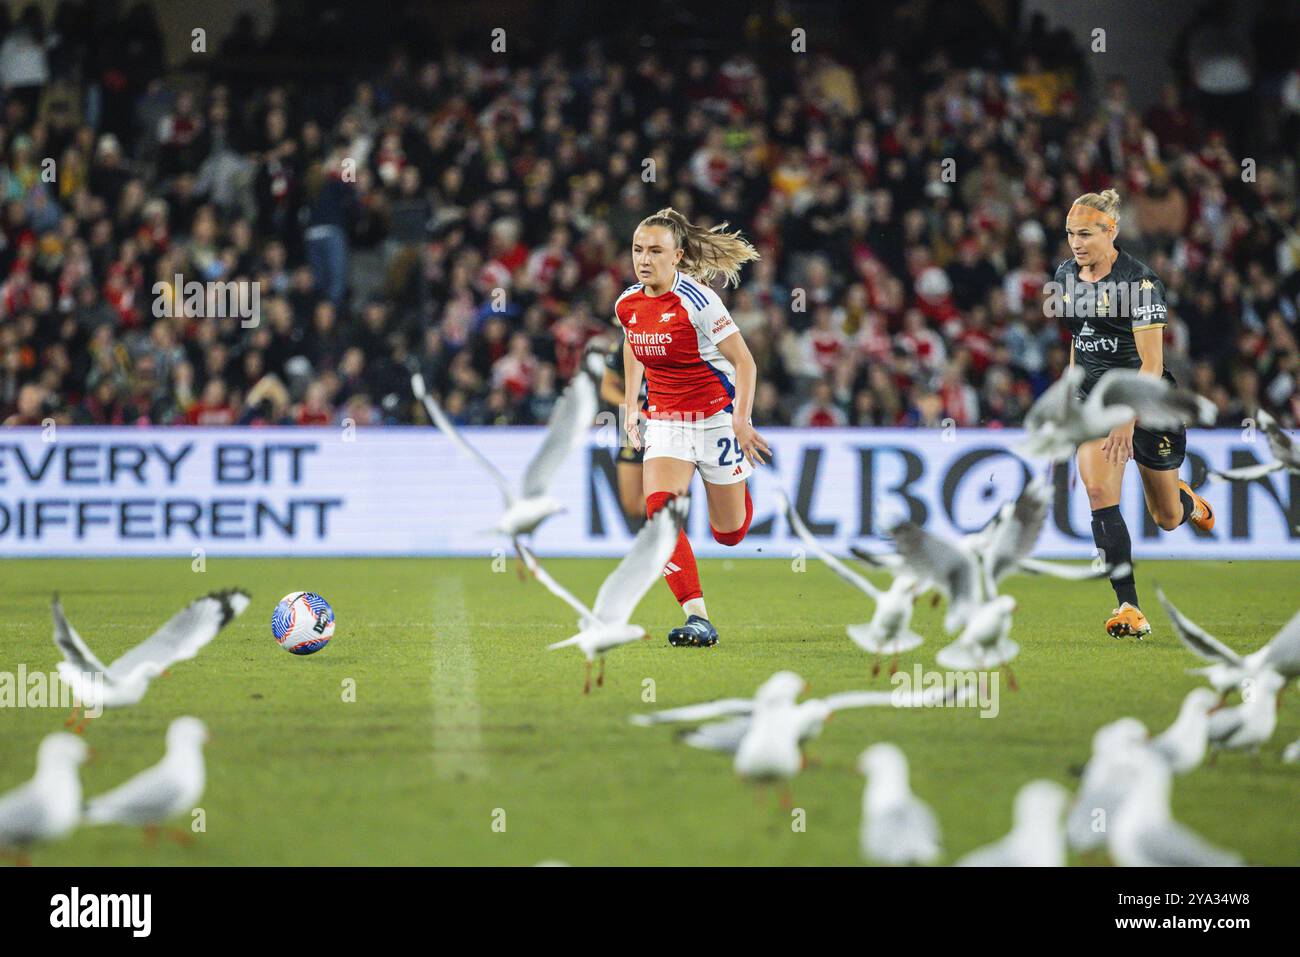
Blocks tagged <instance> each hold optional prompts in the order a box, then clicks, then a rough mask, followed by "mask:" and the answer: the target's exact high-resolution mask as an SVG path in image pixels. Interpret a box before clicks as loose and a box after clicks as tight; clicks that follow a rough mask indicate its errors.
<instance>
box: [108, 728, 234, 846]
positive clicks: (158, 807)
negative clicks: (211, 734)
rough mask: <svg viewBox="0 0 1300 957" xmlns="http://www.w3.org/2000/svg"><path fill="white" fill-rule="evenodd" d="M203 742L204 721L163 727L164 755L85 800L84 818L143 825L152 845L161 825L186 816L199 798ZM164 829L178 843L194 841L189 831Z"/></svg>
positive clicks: (200, 792) (202, 773)
mask: <svg viewBox="0 0 1300 957" xmlns="http://www.w3.org/2000/svg"><path fill="white" fill-rule="evenodd" d="M207 741H208V729H207V726H206V725H205V724H204V723H203V722H202V721H200V720H199V719H198V718H190V717H184V718H177V719H176V720H174V721H173V722H172V723H171V724H170V725H169V726H168V727H167V751H166V753H165V754H164V755H163V759H162V760H161V761H159V762H158V763H157V764H155V765H154V766H153V767H151V768H146V769H145V770H143V771H141V772H140V773H139V774H137V775H135V776H134V777H131V778H128V779H127V780H126V781H125V782H123V783H122V784H120V785H118V786H117V787H115V788H114V789H113V790H111V791H108V792H105V793H104V794H101V795H99V796H98V797H95V798H91V799H90V800H89V801H88V802H87V803H86V812H85V822H86V823H87V824H130V825H134V826H136V827H143V828H144V832H145V838H146V839H147V840H148V841H149V842H150V843H152V842H153V841H154V840H155V839H156V837H157V834H158V831H159V828H160V826H162V825H164V824H165V822H167V821H169V820H171V819H172V818H175V817H179V816H180V815H182V814H189V813H190V812H191V811H193V810H194V806H195V805H196V804H198V803H199V799H200V798H202V797H203V788H204V785H205V782H206V773H205V767H204V763H203V745H205V744H206V743H207ZM162 830H163V831H164V832H165V833H166V834H167V835H168V836H169V837H171V838H172V839H173V840H174V841H176V843H177V844H182V845H188V844H191V843H193V840H194V839H193V838H192V837H190V834H189V832H188V831H184V830H181V829H180V828H174V827H162Z"/></svg>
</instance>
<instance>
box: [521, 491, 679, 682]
mask: <svg viewBox="0 0 1300 957" xmlns="http://www.w3.org/2000/svg"><path fill="white" fill-rule="evenodd" d="M689 506H690V497H689V496H687V495H679V496H677V497H676V498H675V499H673V500H672V501H670V502H669V503H668V505H666V506H665V507H664V508H663V509H661V510H660V511H659V512H657V513H656V514H655V516H654V518H652V519H650V520H649V521H648V522H646V523H645V525H643V526H642V527H641V531H639V532H637V535H636V538H635V539H634V540H633V542H632V547H631V549H630V550H629V551H628V553H627V555H626V556H624V558H623V560H622V561H621V562H619V564H618V567H617V568H615V569H614V571H612V572H611V573H610V575H609V577H608V578H606V579H605V582H604V584H602V585H601V586H600V591H599V592H597V593H596V602H595V604H594V605H593V606H592V607H591V608H588V607H587V606H586V605H584V604H583V603H582V602H580V601H578V599H576V598H574V597H573V594H572V593H571V592H570V591H568V590H567V589H566V588H564V586H562V585H561V584H560V583H559V582H557V581H556V580H555V579H554V578H552V577H551V576H550V574H549V573H548V572H547V571H546V569H544V568H543V567H542V566H541V563H540V562H538V561H537V558H536V556H534V555H533V553H532V551H531V550H530V549H528V548H527V546H524V545H523V544H522V543H520V544H519V554H520V555H521V556H522V558H523V560H524V564H525V565H527V567H528V569H529V571H531V572H532V573H533V576H534V577H535V578H536V579H537V580H538V581H539V582H541V583H542V584H543V585H545V586H546V588H547V589H548V590H549V591H550V592H551V594H553V595H555V596H556V597H557V598H559V599H560V600H561V601H563V602H565V603H566V604H568V605H569V607H571V608H572V609H573V610H574V611H576V612H577V613H578V629H579V631H578V633H577V634H576V635H574V636H573V637H571V638H566V639H565V640H563V641H557V642H555V643H554V644H552V645H548V646H547V647H548V648H549V649H555V648H567V647H569V646H571V645H572V646H574V647H576V648H577V649H578V650H579V651H581V652H582V654H583V656H584V657H585V658H586V659H587V674H586V681H585V683H584V684H583V686H582V693H583V694H588V693H590V691H591V663H592V661H593V660H594V659H595V658H597V657H599V658H600V674H599V675H597V677H596V685H597V687H599V686H601V685H603V684H604V683H605V653H606V652H607V651H609V650H610V649H611V648H617V647H618V646H619V645H626V644H630V643H632V642H634V641H640V640H642V639H644V638H648V637H649V635H647V634H646V630H645V629H644V628H642V627H641V626H640V625H631V624H628V621H629V619H630V618H631V617H632V612H633V611H635V610H636V606H637V605H638V604H640V603H641V599H642V598H644V597H645V593H646V592H648V591H649V590H650V587H651V586H652V585H654V583H655V582H657V581H658V580H659V578H660V577H661V576H662V575H663V569H664V565H666V564H667V563H668V559H669V558H671V557H672V554H673V548H675V547H676V543H677V533H678V532H679V531H680V530H681V527H682V523H683V522H685V521H686V510H687V508H689Z"/></svg>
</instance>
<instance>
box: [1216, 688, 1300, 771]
mask: <svg viewBox="0 0 1300 957" xmlns="http://www.w3.org/2000/svg"><path fill="white" fill-rule="evenodd" d="M1286 682H1287V679H1286V678H1284V677H1282V675H1280V674H1278V673H1277V672H1276V671H1274V670H1273V669H1272V668H1268V667H1265V668H1264V669H1263V670H1262V671H1260V672H1259V673H1258V674H1255V675H1252V676H1251V677H1249V678H1245V679H1243V680H1242V682H1241V704H1239V705H1236V706H1234V707H1231V708H1225V707H1222V706H1220V707H1217V708H1215V709H1214V710H1213V711H1212V712H1211V714H1210V722H1209V728H1208V731H1207V734H1208V737H1209V743H1210V747H1211V749H1212V750H1213V751H1214V752H1215V753H1216V754H1217V752H1219V751H1244V750H1246V749H1250V751H1251V752H1252V753H1253V754H1255V756H1256V757H1258V756H1259V747H1260V745H1262V744H1264V743H1265V742H1266V741H1268V739H1269V738H1271V737H1273V732H1274V731H1276V730H1277V697H1278V693H1279V692H1281V690H1282V688H1283V687H1284V686H1285V685H1286Z"/></svg>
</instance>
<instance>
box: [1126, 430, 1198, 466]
mask: <svg viewBox="0 0 1300 957" xmlns="http://www.w3.org/2000/svg"><path fill="white" fill-rule="evenodd" d="M1186 456H1187V430H1186V429H1175V430H1173V431H1170V432H1156V431H1153V430H1152V429H1144V428H1142V426H1140V425H1138V426H1134V428H1133V460H1134V461H1135V462H1137V464H1138V465H1145V466H1146V467H1147V468H1149V469H1155V470H1156V471H1159V472H1167V471H1170V470H1172V469H1178V468H1181V467H1182V464H1183V459H1184V458H1185V457H1186Z"/></svg>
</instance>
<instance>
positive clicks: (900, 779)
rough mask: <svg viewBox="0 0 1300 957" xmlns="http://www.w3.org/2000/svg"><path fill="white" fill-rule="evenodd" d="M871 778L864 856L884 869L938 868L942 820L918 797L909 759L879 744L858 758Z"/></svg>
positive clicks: (862, 844)
mask: <svg viewBox="0 0 1300 957" xmlns="http://www.w3.org/2000/svg"><path fill="white" fill-rule="evenodd" d="M858 771H859V772H860V773H862V774H864V775H866V778H867V788H866V790H865V791H864V792H863V795H862V826H861V828H860V830H859V832H858V843H859V846H860V847H861V850H862V856H863V857H865V858H867V859H868V860H872V861H878V862H880V863H881V864H933V863H934V862H935V861H937V860H938V859H939V857H940V856H941V855H942V854H943V848H942V846H941V844H942V838H941V837H940V834H939V821H938V819H937V818H936V817H935V816H934V811H933V810H931V809H930V806H929V805H928V804H926V803H925V802H924V801H922V800H921V799H920V798H918V797H917V796H916V795H915V794H913V793H912V789H911V787H910V786H909V784H908V772H907V757H906V756H905V755H904V754H903V752H902V751H901V750H900V749H899V748H898V747H897V746H895V745H892V744H886V743H881V744H873V745H872V746H871V747H869V748H867V749H866V750H865V751H863V752H862V754H861V755H859V756H858Z"/></svg>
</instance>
